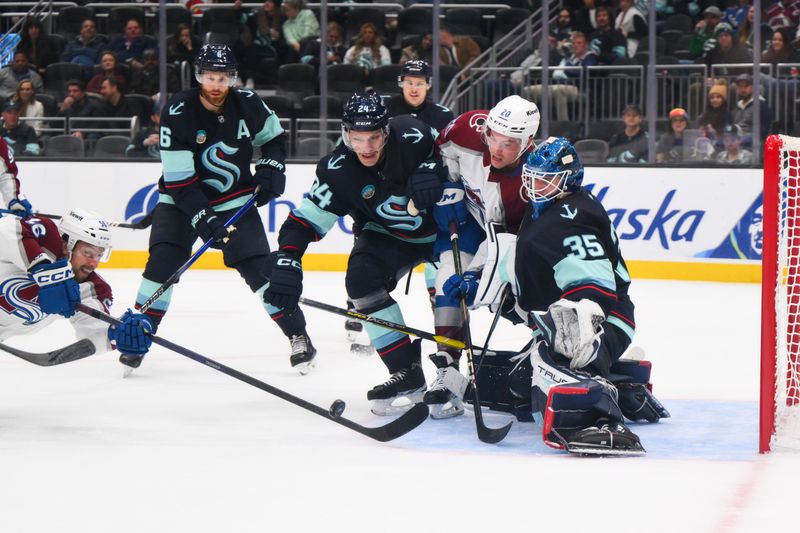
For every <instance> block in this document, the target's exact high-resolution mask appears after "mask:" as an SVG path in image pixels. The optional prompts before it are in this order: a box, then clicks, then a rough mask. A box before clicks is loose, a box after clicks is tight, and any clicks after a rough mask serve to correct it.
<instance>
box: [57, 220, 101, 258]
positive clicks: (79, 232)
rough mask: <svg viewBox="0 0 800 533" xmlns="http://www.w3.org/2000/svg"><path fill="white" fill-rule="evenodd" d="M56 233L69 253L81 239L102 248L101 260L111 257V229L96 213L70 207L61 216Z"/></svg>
mask: <svg viewBox="0 0 800 533" xmlns="http://www.w3.org/2000/svg"><path fill="white" fill-rule="evenodd" d="M58 233H59V234H60V235H61V238H62V239H63V240H64V242H66V243H67V251H68V252H69V253H70V254H71V253H72V249H73V248H75V245H76V244H78V241H82V242H85V243H87V244H91V245H92V246H96V247H98V248H100V249H101V250H102V256H101V257H100V261H101V262H104V261H108V258H109V257H111V230H110V228H109V225H108V223H107V222H106V221H105V220H103V219H102V218H100V216H99V215H97V214H96V213H92V212H91V211H87V210H85V209H71V210H70V211H69V213H67V214H66V215H64V216H63V217H62V218H61V222H60V223H59V224H58Z"/></svg>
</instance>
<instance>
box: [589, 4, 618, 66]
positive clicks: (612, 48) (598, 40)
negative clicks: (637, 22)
mask: <svg viewBox="0 0 800 533" xmlns="http://www.w3.org/2000/svg"><path fill="white" fill-rule="evenodd" d="M595 21H596V22H597V29H596V30H595V32H594V33H592V34H591V36H590V37H589V48H590V49H591V50H592V52H594V53H595V54H596V55H597V59H598V60H599V61H600V64H601V65H610V64H612V63H613V62H614V61H616V60H617V59H619V58H621V57H626V56H627V54H628V44H627V42H626V41H625V37H624V36H623V35H622V34H621V33H620V32H619V30H617V29H614V27H612V26H611V11H610V10H609V9H608V7H606V6H599V7H598V8H597V9H596V10H595Z"/></svg>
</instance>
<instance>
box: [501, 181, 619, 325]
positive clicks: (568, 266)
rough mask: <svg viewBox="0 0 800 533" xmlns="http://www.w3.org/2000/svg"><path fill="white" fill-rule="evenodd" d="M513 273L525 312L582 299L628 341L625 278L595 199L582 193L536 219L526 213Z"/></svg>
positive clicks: (612, 235)
mask: <svg viewBox="0 0 800 533" xmlns="http://www.w3.org/2000/svg"><path fill="white" fill-rule="evenodd" d="M515 273H516V277H517V282H518V284H519V294H520V298H519V304H520V306H521V307H522V308H523V309H524V310H525V311H528V312H530V311H546V310H547V308H548V307H549V306H550V304H552V303H554V302H556V301H558V300H560V299H562V298H565V299H567V300H572V301H578V300H581V299H583V298H588V299H590V300H593V301H595V302H597V303H598V304H599V305H600V307H602V309H603V311H604V312H605V315H606V320H607V321H608V322H609V323H612V324H614V325H616V326H618V327H619V328H620V329H621V330H623V331H624V332H626V333H627V334H628V335H629V336H630V337H631V338H632V337H633V330H634V328H635V324H634V317H633V302H631V300H630V298H629V297H628V286H629V285H630V276H629V275H628V269H627V267H626V266H625V260H624V259H623V258H622V255H621V254H620V251H619V240H618V238H617V234H616V231H615V230H614V226H613V225H612V224H611V220H609V218H608V214H607V213H606V211H605V209H604V208H603V206H602V205H601V204H600V201H599V200H597V198H595V197H594V196H592V194H591V193H590V192H588V191H587V190H586V189H584V188H582V187H581V188H579V189H578V190H577V191H576V192H574V193H572V194H570V195H568V196H566V197H564V198H560V199H558V200H556V201H555V202H554V203H553V205H551V206H550V207H548V208H547V209H545V210H544V212H542V213H541V215H540V216H539V218H538V219H537V220H532V219H531V217H530V208H529V209H528V213H527V216H526V217H525V218H524V221H523V225H522V229H521V231H520V233H519V237H518V240H517V253H516V263H515Z"/></svg>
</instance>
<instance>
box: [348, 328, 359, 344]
mask: <svg viewBox="0 0 800 533" xmlns="http://www.w3.org/2000/svg"><path fill="white" fill-rule="evenodd" d="M358 333H359V332H358V331H353V330H351V329H348V330H347V335H346V337H347V342H356V339H358Z"/></svg>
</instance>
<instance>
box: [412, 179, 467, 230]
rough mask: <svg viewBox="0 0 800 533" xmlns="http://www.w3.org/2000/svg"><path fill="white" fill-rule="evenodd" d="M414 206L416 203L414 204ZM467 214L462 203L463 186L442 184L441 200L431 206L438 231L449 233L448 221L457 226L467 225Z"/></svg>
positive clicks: (448, 183)
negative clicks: (453, 222) (453, 221)
mask: <svg viewBox="0 0 800 533" xmlns="http://www.w3.org/2000/svg"><path fill="white" fill-rule="evenodd" d="M414 204H415V205H416V202H414ZM467 217H469V212H468V211H467V205H466V204H465V203H464V185H463V184H461V183H452V182H447V183H445V184H444V193H443V194H442V198H441V199H440V200H439V201H438V202H436V205H434V206H433V218H434V220H436V225H437V226H438V227H439V230H440V231H445V232H449V231H450V221H451V220H455V221H456V222H457V223H458V225H459V226H463V225H464V224H466V223H467Z"/></svg>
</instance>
